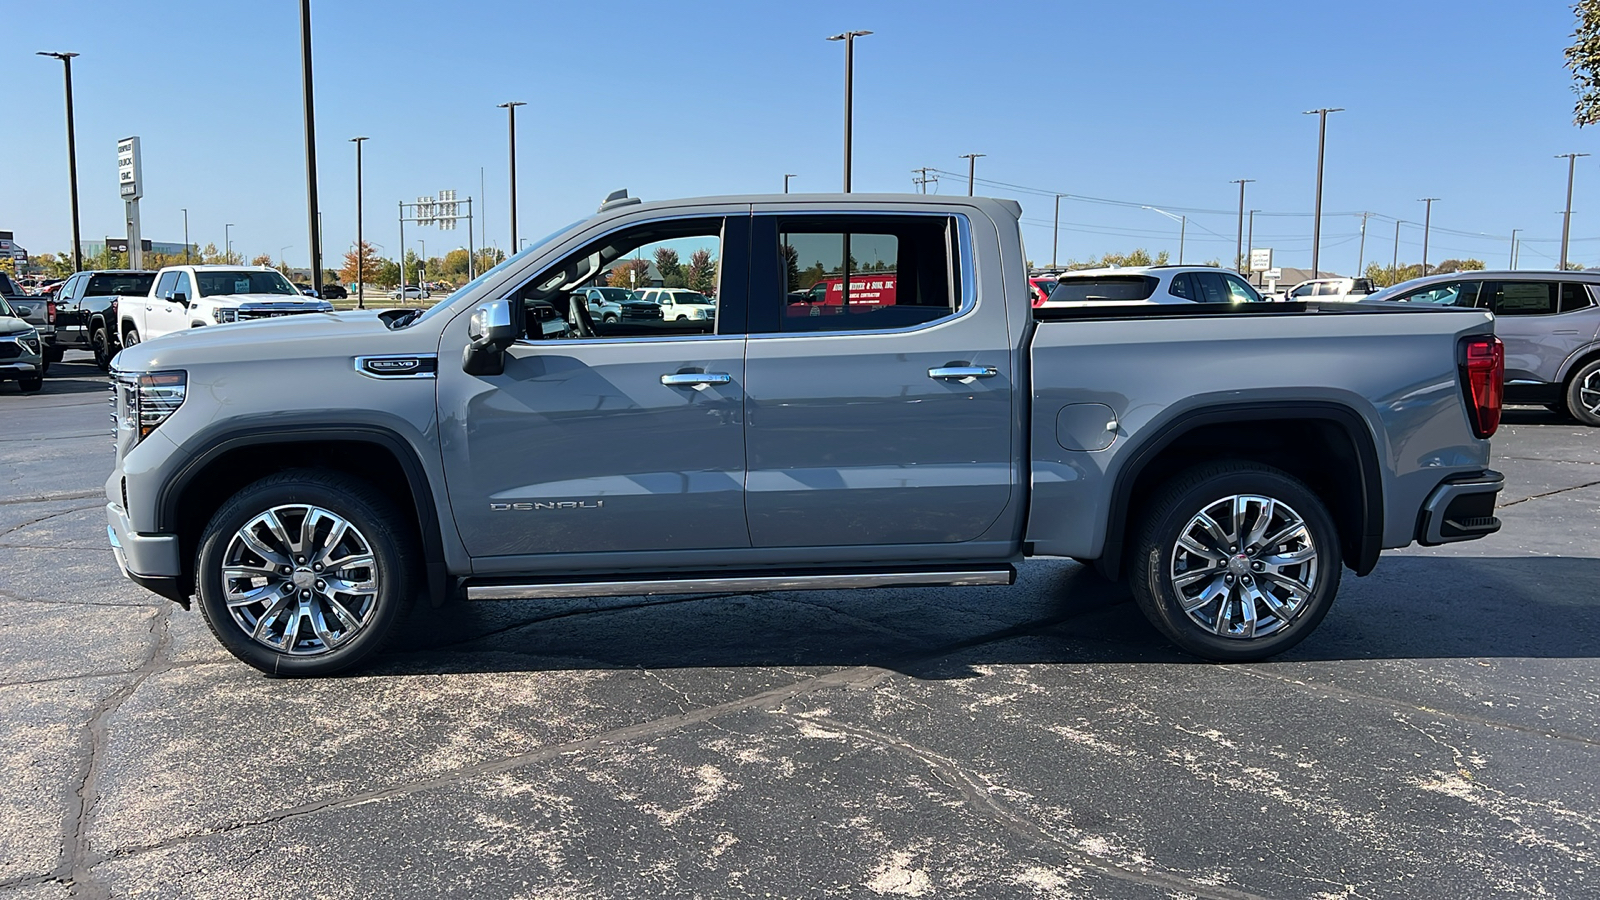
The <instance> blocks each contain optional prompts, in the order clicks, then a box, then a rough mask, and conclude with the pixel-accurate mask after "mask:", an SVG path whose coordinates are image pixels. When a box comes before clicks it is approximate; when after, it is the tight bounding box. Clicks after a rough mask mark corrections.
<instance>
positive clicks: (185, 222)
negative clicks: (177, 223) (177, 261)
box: [183, 207, 189, 263]
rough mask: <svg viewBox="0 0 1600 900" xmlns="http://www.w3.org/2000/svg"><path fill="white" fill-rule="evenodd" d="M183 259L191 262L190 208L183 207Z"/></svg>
mask: <svg viewBox="0 0 1600 900" xmlns="http://www.w3.org/2000/svg"><path fill="white" fill-rule="evenodd" d="M183 261H184V262H185V263H187V262H189V209H188V207H184V208H183Z"/></svg>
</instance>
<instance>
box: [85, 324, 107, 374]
mask: <svg viewBox="0 0 1600 900" xmlns="http://www.w3.org/2000/svg"><path fill="white" fill-rule="evenodd" d="M89 349H91V350H93V351H94V364H95V365H97V366H99V367H100V371H102V372H109V371H110V370H111V356H112V353H111V335H109V334H107V333H106V329H105V327H104V326H101V327H99V328H96V329H95V330H94V334H93V335H91V336H90V338H89Z"/></svg>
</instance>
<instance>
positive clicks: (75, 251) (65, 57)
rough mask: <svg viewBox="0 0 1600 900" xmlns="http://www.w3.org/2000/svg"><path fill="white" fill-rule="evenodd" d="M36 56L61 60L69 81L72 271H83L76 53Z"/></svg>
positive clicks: (68, 130) (68, 128) (41, 54)
mask: <svg viewBox="0 0 1600 900" xmlns="http://www.w3.org/2000/svg"><path fill="white" fill-rule="evenodd" d="M35 55H36V56H49V57H52V58H54V59H59V60H61V64H62V66H63V71H64V72H65V76H66V79H67V180H68V182H69V183H70V184H71V186H72V271H74V272H81V271H83V239H82V238H81V237H80V236H79V234H78V134H77V130H76V129H75V127H74V126H73V121H72V120H73V115H72V58H73V57H74V56H77V55H78V54H76V53H54V52H47V51H44V50H40V51H39V52H38V53H36V54H35Z"/></svg>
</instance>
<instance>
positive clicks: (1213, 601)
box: [1170, 494, 1319, 639]
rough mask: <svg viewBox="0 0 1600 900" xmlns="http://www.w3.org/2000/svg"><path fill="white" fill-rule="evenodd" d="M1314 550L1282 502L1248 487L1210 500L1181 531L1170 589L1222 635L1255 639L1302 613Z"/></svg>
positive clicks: (1314, 573) (1194, 617)
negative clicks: (1244, 491)
mask: <svg viewBox="0 0 1600 900" xmlns="http://www.w3.org/2000/svg"><path fill="white" fill-rule="evenodd" d="M1318 563H1319V556H1318V552H1317V547H1316V542H1315V541H1314V540H1313V538H1312V536H1311V530H1310V529H1309V528H1307V527H1306V522H1305V520H1304V519H1303V518H1302V517H1301V516H1300V514H1299V513H1297V512H1295V511H1294V509H1293V508H1291V507H1290V506H1289V505H1288V504H1287V503H1283V502H1282V501H1279V500H1274V499H1272V498H1271V497H1262V496H1256V495H1251V494H1235V495H1232V496H1229V497H1224V498H1222V499H1220V500H1217V501H1214V502H1212V503H1211V504H1209V505H1208V506H1206V507H1205V508H1204V509H1202V510H1201V511H1200V512H1199V513H1198V514H1196V515H1195V516H1194V517H1193V518H1191V519H1190V520H1189V522H1188V524H1187V525H1185V526H1184V527H1183V528H1182V529H1181V530H1180V531H1179V532H1178V539H1177V541H1176V543H1175V544H1174V545H1173V548H1172V569H1171V573H1170V577H1171V581H1172V589H1173V591H1174V592H1175V593H1176V594H1177V596H1178V599H1179V602H1180V603H1181V605H1182V607H1183V611H1184V613H1185V614H1186V615H1187V616H1188V617H1189V619H1190V620H1191V621H1193V622H1194V623H1195V624H1197V625H1199V626H1200V627H1201V628H1204V629H1205V630H1206V631H1208V632H1210V633H1212V634H1215V635H1218V636H1220V637H1225V638H1239V639H1250V638H1260V637H1265V636H1267V635H1270V634H1273V633H1275V632H1277V631H1280V630H1282V629H1283V628H1284V626H1286V625H1288V624H1289V623H1290V622H1292V621H1293V620H1294V618H1295V617H1296V616H1297V615H1299V614H1300V613H1301V612H1302V611H1303V610H1304V609H1305V608H1306V606H1307V601H1308V600H1309V599H1310V597H1311V596H1312V594H1313V592H1314V591H1315V590H1316V587H1317V577H1318Z"/></svg>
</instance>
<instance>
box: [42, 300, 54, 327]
mask: <svg viewBox="0 0 1600 900" xmlns="http://www.w3.org/2000/svg"><path fill="white" fill-rule="evenodd" d="M44 320H45V321H46V322H49V323H50V324H51V325H54V324H55V323H56V301H54V300H46V301H45V302H44Z"/></svg>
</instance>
